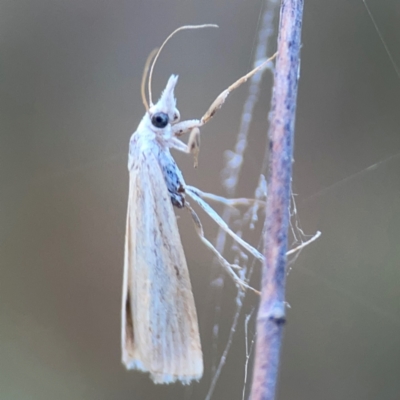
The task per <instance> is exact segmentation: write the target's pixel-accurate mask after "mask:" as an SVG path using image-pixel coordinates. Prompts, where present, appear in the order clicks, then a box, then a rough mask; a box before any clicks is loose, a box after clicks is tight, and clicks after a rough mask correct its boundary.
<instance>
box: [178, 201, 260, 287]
mask: <svg viewBox="0 0 400 400" xmlns="http://www.w3.org/2000/svg"><path fill="white" fill-rule="evenodd" d="M185 208H186V209H187V210H188V211H189V213H190V215H191V216H192V219H193V222H194V225H195V228H196V232H197V234H198V235H199V237H200V239H201V241H202V242H203V243H204V244H205V245H206V246H207V247H208V248H209V249H210V250H211V251H212V252H213V253H214V254H215V256H216V257H217V259H218V261H219V263H220V264H221V265H222V266H223V267H224V268H225V270H226V272H227V273H228V275H229V276H230V277H231V278H232V279H233V281H234V282H235V283H236V285H237V286H239V287H241V288H242V289H250V290H252V291H253V292H255V293H257V294H258V295H260V294H261V293H260V292H259V291H258V290H256V289H254V288H253V287H251V286H249V285H248V284H247V283H246V282H244V281H243V280H242V279H240V278H239V277H238V276H237V275H236V274H235V272H234V271H233V269H240V266H238V265H235V264H230V263H229V262H228V261H227V260H226V259H225V258H224V257H222V255H221V253H220V252H219V251H218V250H217V249H216V248H215V247H214V246H213V245H212V243H211V242H210V241H208V240H207V239H206V238H205V236H204V231H203V226H202V225H201V222H200V218H199V217H198V215H197V214H196V212H195V211H194V210H193V208H192V207H190V205H189V203H188V202H186V203H185Z"/></svg>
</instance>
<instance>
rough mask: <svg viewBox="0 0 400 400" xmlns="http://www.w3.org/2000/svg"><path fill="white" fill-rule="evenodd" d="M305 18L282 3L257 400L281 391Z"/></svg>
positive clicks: (298, 6) (293, 1) (297, 4)
mask: <svg viewBox="0 0 400 400" xmlns="http://www.w3.org/2000/svg"><path fill="white" fill-rule="evenodd" d="M302 14H303V0H282V4H281V13H280V24H279V36H278V58H277V61H276V66H275V77H274V88H273V96H272V107H271V114H270V115H271V120H270V129H269V133H268V135H269V141H270V161H269V179H268V197H267V209H266V220H265V225H266V230H265V262H264V266H263V277H262V294H261V303H260V308H259V311H258V315H257V339H256V353H255V363H254V372H253V384H252V389H251V399H252V400H273V399H274V398H275V393H276V386H277V378H278V366H279V356H280V348H281V343H282V337H283V325H284V322H285V286H286V260H287V256H286V252H287V247H288V228H289V218H290V216H289V207H290V189H291V176H292V156H293V140H294V121H295V111H296V98H297V88H298V73H299V65H300V44H301V42H300V36H301V22H302Z"/></svg>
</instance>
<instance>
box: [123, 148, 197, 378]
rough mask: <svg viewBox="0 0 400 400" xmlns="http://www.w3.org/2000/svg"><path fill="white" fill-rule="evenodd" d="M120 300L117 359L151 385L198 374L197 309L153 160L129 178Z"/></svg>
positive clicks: (145, 159) (139, 163)
mask: <svg viewBox="0 0 400 400" xmlns="http://www.w3.org/2000/svg"><path fill="white" fill-rule="evenodd" d="M129 176H130V179H129V202H128V214H127V225H126V237H125V259H124V283H123V299H122V302H123V303H122V359H123V362H124V364H125V365H126V367H127V368H137V369H141V370H143V371H148V372H150V374H151V377H152V379H153V380H154V381H155V382H156V383H170V382H174V381H175V380H180V381H182V382H183V383H189V382H190V381H191V380H193V379H199V378H200V377H201V376H202V373H203V359H202V351H201V345H200V337H199V331H198V322H197V314H196V308H195V304H194V299H193V294H192V288H191V284H190V278H189V272H188V268H187V264H186V259H185V255H184V252H183V248H182V244H181V241H180V237H179V231H178V226H177V222H176V217H175V214H174V211H173V208H172V204H171V198H170V195H169V192H168V190H167V187H166V183H165V181H164V177H163V174H162V172H161V169H160V166H159V164H158V161H157V157H156V156H155V155H154V154H153V153H152V152H151V151H146V152H141V153H140V155H139V158H138V159H137V160H135V162H134V164H133V165H131V169H130V172H129Z"/></svg>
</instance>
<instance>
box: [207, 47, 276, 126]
mask: <svg viewBox="0 0 400 400" xmlns="http://www.w3.org/2000/svg"><path fill="white" fill-rule="evenodd" d="M277 54H278V53H275V54H274V55H273V56H272V57H270V58H268V60H265V61H264V62H263V63H262V64H260V65H259V66H258V67H256V68H254V69H253V70H252V71H250V72H248V73H247V74H246V75H244V76H242V77H241V78H239V79H238V80H237V81H236V82H234V83H232V85H230V86H229V87H228V88H227V89H225V90H224V91H223V92H222V93H220V94H219V96H218V97H217V98H216V99H215V100H214V101H213V103H212V104H211V106H210V107H209V108H208V110H207V111H206V113H205V114H204V115H203V116H202V117H201V119H200V122H201V125H200V126H202V125H204V124H206V123H207V122H208V121H209V120H210V119H211V118H212V117H213V116H214V114H215V113H216V112H217V110H218V109H220V108H221V107H222V105H223V104H224V103H225V100H226V98H227V97H228V95H229V93H231V92H232V91H233V90H235V89H237V88H238V87H239V86H240V85H241V84H242V83H245V82H246V81H247V80H248V79H249V78H251V77H252V76H253V75H254V74H256V73H257V72H259V71H261V70H263V69H264V68H265V67H267V66H268V65H269V64H271V61H272V60H273V59H274V58H275V57H276V56H277Z"/></svg>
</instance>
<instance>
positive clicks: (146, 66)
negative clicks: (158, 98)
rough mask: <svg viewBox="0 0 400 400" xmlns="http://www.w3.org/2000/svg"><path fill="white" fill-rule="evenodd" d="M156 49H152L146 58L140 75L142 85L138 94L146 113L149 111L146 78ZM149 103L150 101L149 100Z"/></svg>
mask: <svg viewBox="0 0 400 400" xmlns="http://www.w3.org/2000/svg"><path fill="white" fill-rule="evenodd" d="M157 51H158V49H157V48H156V49H153V50H152V51H151V53H150V54H149V56H148V57H147V60H146V64H145V65H144V70H143V75H142V84H141V85H140V93H141V94H142V102H143V104H144V106H145V108H146V111H149V103H148V102H147V99H146V89H145V88H146V78H147V74H148V72H149V68H150V63H151V60H152V59H153V58H154V56H155V54H156V53H157ZM150 103H151V99H150Z"/></svg>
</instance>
